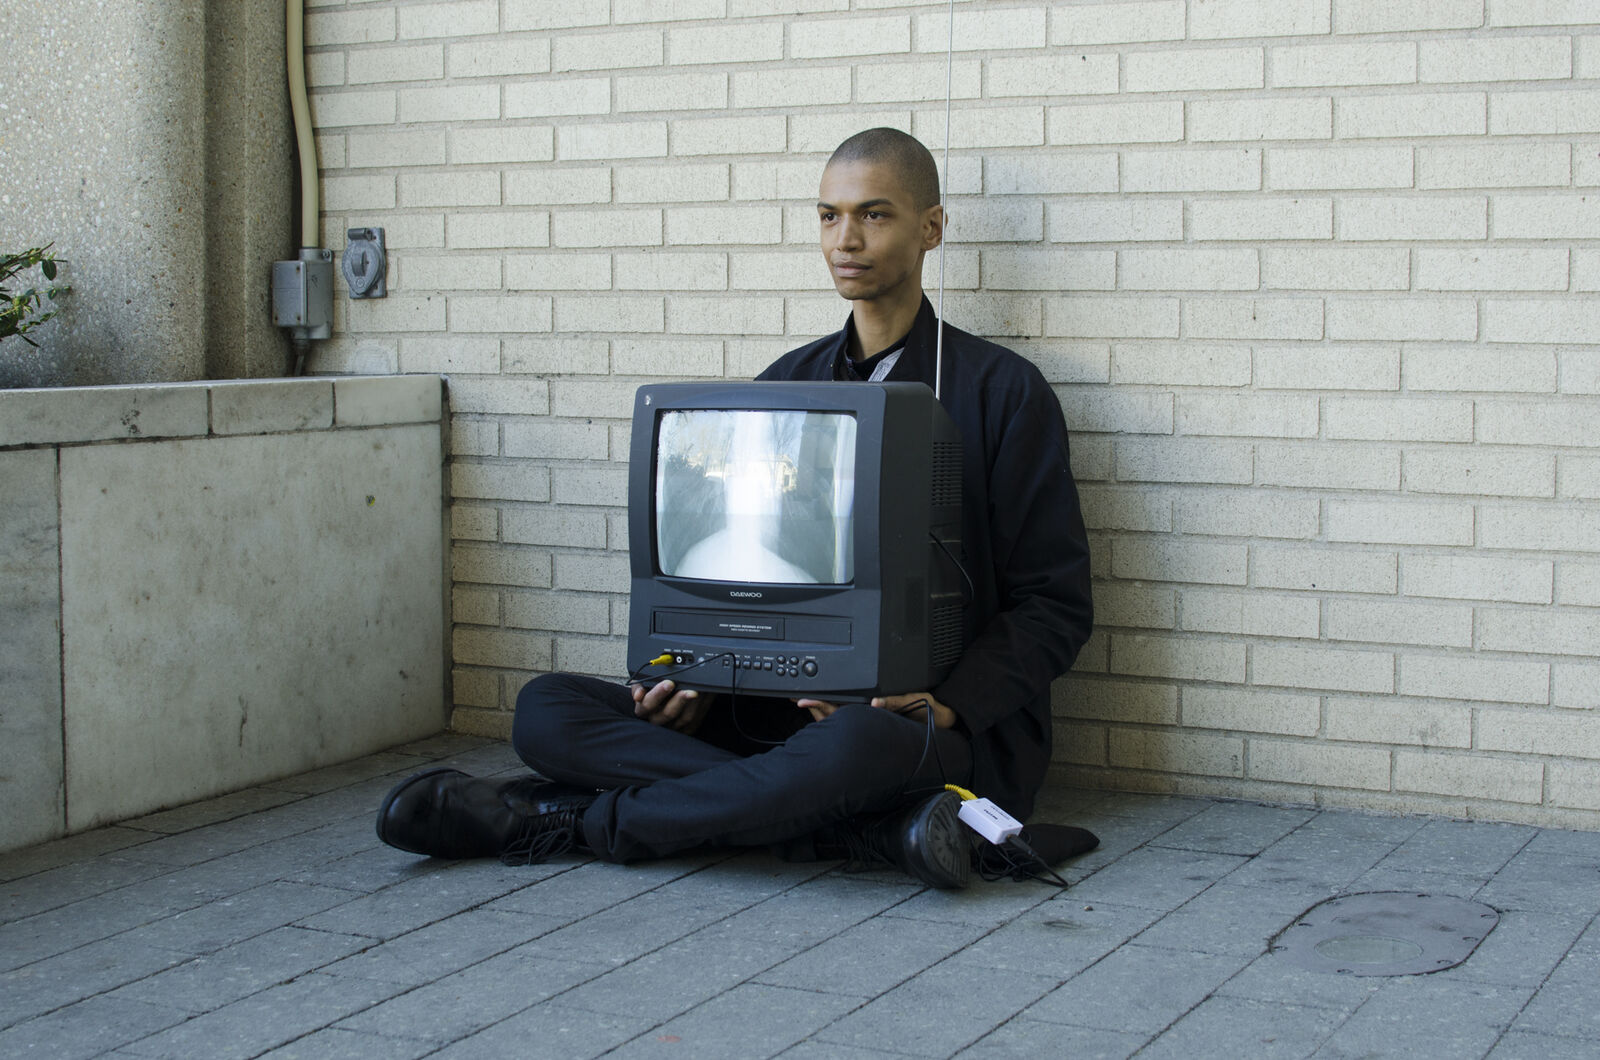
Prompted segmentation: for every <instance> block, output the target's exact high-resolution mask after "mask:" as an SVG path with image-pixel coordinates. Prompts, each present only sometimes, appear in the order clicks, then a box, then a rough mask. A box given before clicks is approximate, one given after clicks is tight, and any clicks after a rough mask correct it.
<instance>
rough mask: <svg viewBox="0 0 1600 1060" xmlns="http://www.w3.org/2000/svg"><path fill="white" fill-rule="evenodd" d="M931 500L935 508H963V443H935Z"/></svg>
mask: <svg viewBox="0 0 1600 1060" xmlns="http://www.w3.org/2000/svg"><path fill="white" fill-rule="evenodd" d="M931 472H932V479H933V481H932V482H931V483H930V485H931V491H930V492H931V495H932V496H931V499H932V502H933V506H934V507H935V508H937V507H940V506H942V505H947V504H948V505H954V506H955V507H957V508H959V507H960V506H961V443H959V442H934V443H933V466H932V469H931Z"/></svg>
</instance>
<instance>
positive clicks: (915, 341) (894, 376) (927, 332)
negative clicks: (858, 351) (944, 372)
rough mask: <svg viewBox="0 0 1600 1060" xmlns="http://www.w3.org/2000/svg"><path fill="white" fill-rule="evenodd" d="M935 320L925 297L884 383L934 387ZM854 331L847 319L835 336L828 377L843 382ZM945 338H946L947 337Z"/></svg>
mask: <svg viewBox="0 0 1600 1060" xmlns="http://www.w3.org/2000/svg"><path fill="white" fill-rule="evenodd" d="M937 325H938V319H937V317H935V315H934V312H933V303H931V302H929V301H928V296H927V295H923V296H922V308H921V309H919V310H917V319H916V320H914V321H913V322H912V324H911V331H910V333H909V334H907V335H906V347H905V352H904V353H902V354H901V355H900V359H899V360H898V361H896V362H895V364H894V367H893V368H891V369H890V370H889V374H888V376H886V377H885V378H884V382H886V383H926V384H928V385H929V386H933V374H934V368H935V365H934V359H935V354H936V352H937V348H938V347H937V343H938V331H937ZM854 330H855V317H854V316H846V317H845V319H844V327H842V328H840V329H839V330H838V331H837V332H836V333H835V336H836V337H835V339H834V342H833V344H832V345H833V348H832V350H831V351H830V355H829V359H828V363H829V365H830V366H831V370H830V373H829V374H830V377H831V378H833V379H845V378H848V376H847V375H846V374H845V372H844V362H845V358H847V357H849V356H850V335H851V333H852V332H853V331H854ZM947 337H948V335H947Z"/></svg>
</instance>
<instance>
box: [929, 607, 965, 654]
mask: <svg viewBox="0 0 1600 1060" xmlns="http://www.w3.org/2000/svg"><path fill="white" fill-rule="evenodd" d="M961 612H962V607H961V605H960V604H945V605H943V606H940V607H935V608H934V609H933V630H932V633H933V645H932V646H933V665H934V666H954V665H955V664H956V662H958V661H959V660H960V658H961V651H962V649H963V648H965V647H966V645H965V643H963V642H964V640H965V637H964V636H963V631H962V622H961Z"/></svg>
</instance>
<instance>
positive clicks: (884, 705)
mask: <svg viewBox="0 0 1600 1060" xmlns="http://www.w3.org/2000/svg"><path fill="white" fill-rule="evenodd" d="M913 703H915V704H917V706H916V708H915V709H911V705H912V704H913ZM795 704H796V705H797V706H799V707H801V708H802V709H804V710H809V711H810V712H811V717H812V720H814V721H821V720H822V719H823V718H826V717H827V716H828V715H829V714H832V713H833V712H834V711H836V710H838V709H839V708H838V707H837V706H835V705H834V704H832V703H829V702H828V701H827V700H825V699H797V700H795ZM924 704H926V705H924ZM872 705H873V706H874V707H877V708H879V709H880V710H891V711H893V712H894V713H896V714H901V715H904V716H905V717H908V718H915V719H917V720H918V721H920V720H922V717H923V714H924V712H925V711H926V710H927V709H928V708H932V710H933V724H934V725H936V726H938V727H939V728H941V729H949V728H954V727H955V723H956V712H955V711H953V710H951V709H950V708H949V707H947V706H945V705H944V704H943V703H941V702H939V701H938V700H937V699H934V698H933V694H932V693H931V692H906V693H904V694H902V695H898V696H879V697H878V698H876V699H874V700H873V701H872Z"/></svg>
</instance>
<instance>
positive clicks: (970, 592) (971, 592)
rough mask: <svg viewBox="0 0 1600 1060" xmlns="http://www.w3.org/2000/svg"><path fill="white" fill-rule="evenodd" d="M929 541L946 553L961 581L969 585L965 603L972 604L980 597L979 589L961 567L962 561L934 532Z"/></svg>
mask: <svg viewBox="0 0 1600 1060" xmlns="http://www.w3.org/2000/svg"><path fill="white" fill-rule="evenodd" d="M928 540H930V541H932V542H933V543H934V544H936V545H938V546H939V551H940V552H943V553H944V556H945V559H948V560H949V561H950V564H951V566H953V567H955V569H956V571H957V572H958V573H959V574H960V575H961V580H962V581H964V582H966V583H967V598H966V600H965V601H963V602H964V603H969V604H970V603H972V601H973V599H974V598H975V597H977V595H978V590H977V588H976V587H975V586H974V585H973V584H972V575H970V574H968V573H967V568H965V567H963V566H962V565H961V561H960V560H959V559H956V557H955V555H954V554H952V553H951V551H950V549H949V548H948V547H947V546H946V545H945V543H944V542H943V541H940V540H939V538H938V535H936V534H935V533H934V532H933V531H932V530H929V531H928Z"/></svg>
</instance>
